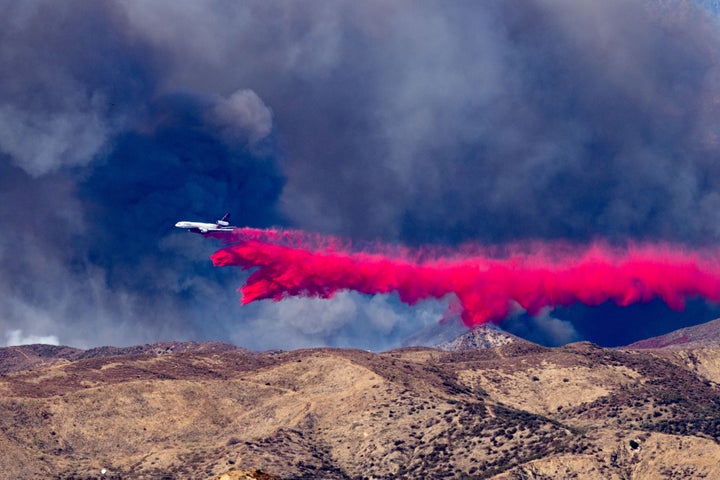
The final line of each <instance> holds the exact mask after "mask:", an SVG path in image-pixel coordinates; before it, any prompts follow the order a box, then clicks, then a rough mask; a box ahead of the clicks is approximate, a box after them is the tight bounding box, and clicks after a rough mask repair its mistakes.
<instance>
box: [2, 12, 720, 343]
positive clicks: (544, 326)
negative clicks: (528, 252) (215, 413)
mask: <svg viewBox="0 0 720 480" xmlns="http://www.w3.org/2000/svg"><path fill="white" fill-rule="evenodd" d="M705 3H707V4H710V3H712V2H705ZM0 7H1V8H2V11H3V15H2V18H0V72H2V73H1V74H0V229H1V233H0V345H2V344H10V343H22V342H36V341H43V342H58V343H62V344H69V345H73V346H80V347H88V346H96V345H106V344H113V345H127V344H135V343H144V342H153V341H161V340H171V339H175V340H206V339H215V340H226V341H231V342H234V343H236V344H239V345H242V346H246V347H250V348H257V349H263V348H295V347H302V346H315V345H332V346H356V347H360V348H371V349H383V348H388V347H390V346H392V345H394V344H395V342H398V341H399V340H400V339H402V338H404V337H407V336H409V335H412V334H415V333H417V332H418V331H420V330H422V329H423V328H425V327H430V326H433V325H435V324H436V323H437V321H438V319H439V318H440V317H441V316H442V314H443V312H444V310H445V307H444V305H443V303H442V302H427V303H424V304H420V305H418V306H415V307H412V308H411V307H407V306H404V305H402V304H400V302H398V301H397V299H396V298H393V297H367V296H362V295H359V294H356V293H343V294H340V295H338V296H337V297H336V298H334V299H332V300H311V299H288V300H284V301H282V302H279V303H272V302H261V303H259V304H257V305H251V306H247V307H241V306H240V304H239V302H238V293H237V292H236V290H235V289H236V288H237V287H238V286H240V284H241V283H242V281H243V279H244V275H246V274H245V273H243V272H241V271H239V270H236V269H232V268H223V269H215V268H213V267H212V266H211V263H210V261H209V259H208V257H209V255H210V254H211V253H212V252H213V251H214V250H215V249H216V248H217V246H218V245H217V244H216V243H215V241H214V240H212V239H205V238H202V237H201V236H199V235H191V234H188V233H186V232H181V231H176V230H177V229H174V227H173V225H174V223H175V222H176V221H178V220H204V221H214V220H215V219H216V218H219V217H220V216H222V215H223V214H224V213H226V212H230V213H231V215H232V220H233V223H234V224H236V225H242V226H244V225H248V226H253V227H267V226H272V225H277V226H285V227H292V228H299V229H304V230H308V231H312V232H319V233H327V234H333V235H338V236H344V237H348V238H352V239H362V240H375V239H377V240H381V241H385V242H402V243H407V244H411V245H418V244H426V243H430V244H442V245H449V246H452V245H455V244H457V243H459V242H467V241H477V242H481V243H485V244H487V243H493V244H495V243H502V242H505V241H515V240H525V239H542V240H554V239H561V240H567V241H570V242H579V243H582V242H586V241H589V240H591V239H594V238H603V239H608V240H609V241H623V240H627V239H633V240H642V241H650V242H652V241H657V240H663V241H673V242H678V243H680V244H682V245H685V246H687V247H688V248H692V247H694V246H703V247H712V246H714V245H715V244H716V243H717V242H718V240H720V161H719V160H720V155H719V154H720V68H719V66H720V63H719V62H718V60H719V57H718V56H719V55H720V53H719V52H720V24H718V20H717V18H716V17H714V16H713V15H714V14H713V13H712V9H709V8H706V7H705V6H702V5H701V4H700V3H696V2H693V1H690V0H688V1H681V0H677V1H673V0H656V1H651V0H637V1H634V0H632V1H631V0H604V1H601V2H600V1H596V0H497V1H492V0H490V1H483V2H477V1H474V0H473V1H415V0H413V1H409V0H408V1H403V0H394V1H387V0H376V1H374V0H366V1H362V2H358V1H341V0H328V1H321V0H310V1H306V2H293V1H268V0H258V1H252V0H248V1H243V2H237V1H234V0H232V1H230V0H228V1H209V0H208V1H189V0H188V1H178V0H172V1H170V0H167V1H161V0H154V1H151V2H150V1H144V0H137V1H116V2H96V1H91V0H86V1H63V2H57V1H52V0H47V1H39V0H38V1H35V0H24V1H21V2H18V1H13V0H0ZM719 314H720V310H718V309H717V308H716V307H714V306H711V305H706V304H704V303H703V302H694V303H692V304H691V305H690V306H689V308H688V310H686V312H684V313H676V312H673V311H671V310H669V309H667V308H666V307H664V306H663V305H662V304H660V303H659V302H656V303H652V304H650V305H644V306H635V307H630V308H626V309H620V308H618V307H614V306H612V305H603V306H601V307H598V308H589V307H571V308H565V309H559V310H556V311H548V312H544V313H543V314H542V315H540V316H538V317H536V318H529V317H527V316H525V315H516V316H514V317H512V318H510V319H508V321H507V322H505V324H504V326H505V327H506V328H508V329H510V330H512V331H514V332H516V333H519V334H521V335H525V336H527V337H528V338H531V339H534V340H537V341H541V342H544V343H546V344H561V343H564V342H567V341H571V340H577V339H583V338H587V339H590V340H592V341H595V342H598V343H601V344H604V345H617V344H622V343H629V342H631V341H633V340H636V339H638V338H642V337H645V336H648V335H652V334H659V333H664V332H665V331H668V330H671V329H674V328H677V327H680V326H685V325H687V324H692V323H698V322H700V321H704V320H708V319H710V318H715V317H716V316H718V315H719Z"/></svg>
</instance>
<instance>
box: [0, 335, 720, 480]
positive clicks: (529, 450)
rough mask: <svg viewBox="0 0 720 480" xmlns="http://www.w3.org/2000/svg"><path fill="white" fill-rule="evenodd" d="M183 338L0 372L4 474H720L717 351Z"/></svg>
mask: <svg viewBox="0 0 720 480" xmlns="http://www.w3.org/2000/svg"><path fill="white" fill-rule="evenodd" d="M181 345H182V344H176V347H175V348H173V349H172V351H167V352H165V353H162V354H159V353H158V351H157V350H152V348H150V349H148V348H143V349H141V352H140V353H137V352H134V351H133V350H132V349H130V351H129V352H128V353H124V354H123V353H121V354H112V355H106V356H92V357H90V358H82V359H75V360H67V359H66V360H64V361H63V362H58V363H56V364H52V365H47V366H38V367H37V368H34V369H32V370H23V371H16V372H14V373H9V374H5V375H2V376H0V465H1V466H2V469H0V478H7V479H15V478H55V479H71V478H72V479H76V480H77V479H90V478H94V479H99V478H106V479H111V478H114V479H128V478H133V479H190V478H216V479H220V478H223V479H246V478H256V479H265V480H268V479H271V478H294V479H302V478H305V479H311V478H313V479H314V478H324V479H349V478H352V479H356V478H357V479H361V478H494V479H516V478H535V479H551V478H587V479H626V478H627V479H646V478H647V479H650V478H653V479H655V478H720V446H719V445H718V440H719V439H720V390H719V389H718V385H717V383H715V382H717V381H718V379H720V367H718V365H720V362H719V361H718V360H720V352H719V351H718V350H710V349H706V350H703V356H701V357H694V356H693V355H694V354H695V353H694V351H650V352H644V351H629V350H606V349H601V348H598V347H595V346H593V345H591V344H587V343H580V344H572V345H568V346H565V347H561V348H555V349H550V348H543V347H540V346H537V345H534V344H529V343H525V342H518V343H511V344H508V345H504V346H501V347H497V348H493V349H484V350H467V351H457V352H443V351H439V350H434V349H429V348H407V349H401V350H396V351H392V352H387V353H382V354H374V353H370V352H366V351H359V350H336V349H309V350H298V351H292V352H266V353H251V352H248V351H245V350H242V349H232V348H215V347H212V348H204V347H202V344H196V345H195V346H194V347H192V348H187V349H185V348H179V347H181ZM160 350H162V349H160ZM116 353H117V352H116ZM0 358H5V357H0ZM9 358H15V357H13V356H12V355H10V357H9ZM713 362H715V363H713ZM103 469H104V470H105V472H104V473H102V472H103Z"/></svg>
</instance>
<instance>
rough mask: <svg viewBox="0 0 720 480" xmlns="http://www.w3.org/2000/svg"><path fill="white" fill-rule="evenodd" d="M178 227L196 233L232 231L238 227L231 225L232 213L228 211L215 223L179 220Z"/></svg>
mask: <svg viewBox="0 0 720 480" xmlns="http://www.w3.org/2000/svg"><path fill="white" fill-rule="evenodd" d="M175 226H176V227H178V228H185V229H187V230H188V231H190V232H195V233H210V232H232V231H233V230H235V229H236V228H238V227H235V226H232V225H230V214H229V213H226V214H225V216H224V217H222V218H221V219H220V220H218V221H217V222H215V223H202V222H185V221H182V222H177V223H176V224H175Z"/></svg>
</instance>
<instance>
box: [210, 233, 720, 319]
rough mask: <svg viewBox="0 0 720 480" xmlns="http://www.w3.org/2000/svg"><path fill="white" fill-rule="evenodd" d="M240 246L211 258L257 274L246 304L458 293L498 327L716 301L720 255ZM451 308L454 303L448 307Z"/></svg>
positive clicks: (245, 291)
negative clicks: (345, 293) (568, 312)
mask: <svg viewBox="0 0 720 480" xmlns="http://www.w3.org/2000/svg"><path fill="white" fill-rule="evenodd" d="M229 237H230V238H229V239H231V240H235V241H238V243H236V244H233V245H229V246H226V247H224V248H222V249H220V250H218V251H217V252H215V253H214V254H213V255H212V261H213V263H214V264H215V265H216V266H227V265H234V266H239V267H241V268H243V269H251V268H256V270H255V271H254V272H253V273H252V274H251V275H250V276H249V277H248V278H247V280H246V282H245V285H244V286H243V287H242V288H241V292H242V302H243V303H244V304H248V303H251V302H254V301H256V300H263V299H272V300H281V299H283V298H287V297H294V296H310V297H320V298H331V297H332V296H334V295H335V294H336V293H337V292H338V291H342V290H354V291H357V292H360V293H364V294H390V293H397V294H398V295H399V298H400V300H402V301H403V302H405V303H407V304H409V305H414V304H416V303H417V302H419V301H421V300H426V299H429V298H435V299H441V298H446V297H448V296H450V295H453V296H454V298H455V299H457V302H459V305H460V306H461V308H462V313H461V315H462V319H463V321H464V322H465V324H466V325H468V326H472V325H480V324H484V323H487V322H500V321H502V320H504V319H505V318H506V317H507V316H508V315H509V314H510V312H511V310H512V308H513V306H515V305H518V306H520V307H521V308H522V309H524V310H525V311H527V312H528V313H529V314H530V315H538V314H540V313H541V312H542V311H543V310H545V309H546V308H548V307H550V308H553V307H557V306H569V305H572V304H574V303H582V304H585V305H594V306H595V305H601V304H603V303H605V302H608V301H612V302H614V303H615V304H617V305H619V306H628V305H631V304H634V303H649V302H650V301H652V300H654V299H661V300H662V301H664V302H665V303H666V304H667V305H668V306H669V307H670V308H673V309H675V310H682V309H683V308H684V307H685V302H686V300H687V299H688V298H694V297H701V298H704V299H706V300H710V301H713V302H720V258H719V257H718V256H717V255H716V254H714V253H711V252H708V251H702V252H686V251H683V250H682V249H680V248H678V247H677V246H674V245H669V244H659V245H649V244H630V245H628V246H625V247H622V248H620V247H612V246H609V245H607V244H604V243H598V242H596V243H593V244H592V245H590V246H589V247H586V248H579V247H573V246H570V245H566V244H560V243H537V242H535V243H528V244H524V245H520V244H510V245H503V246H499V247H493V248H482V247H479V246H473V245H466V246H464V247H461V248H459V249H458V253H454V254H451V253H446V254H444V255H443V253H442V251H438V249H422V248H418V249H405V248H397V247H396V248H393V247H388V246H384V245H377V244H376V245H371V246H370V249H368V250H357V249H353V247H352V246H351V245H350V244H349V243H345V242H342V241H340V240H338V239H335V238H333V237H324V238H323V237H318V236H308V238H307V239H306V238H305V235H304V234H303V233H302V232H298V231H291V232H287V231H278V230H257V229H250V228H245V229H237V230H235V231H233V232H232V234H230V236H229ZM451 308H452V306H451Z"/></svg>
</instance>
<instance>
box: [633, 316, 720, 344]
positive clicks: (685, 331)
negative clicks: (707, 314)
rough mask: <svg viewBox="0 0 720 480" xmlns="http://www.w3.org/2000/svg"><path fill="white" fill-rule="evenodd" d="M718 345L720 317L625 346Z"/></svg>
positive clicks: (719, 340) (719, 342)
mask: <svg viewBox="0 0 720 480" xmlns="http://www.w3.org/2000/svg"><path fill="white" fill-rule="evenodd" d="M707 346H713V347H720V318H719V319H717V320H712V321H710V322H706V323H702V324H700V325H695V326H692V327H687V328H681V329H679V330H675V331H672V332H670V333H666V334H665V335H660V336H658V337H652V338H647V339H644V340H640V341H638V342H635V343H632V344H630V345H628V346H627V348H685V349H686V348H690V347H692V348H701V347H707Z"/></svg>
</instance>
